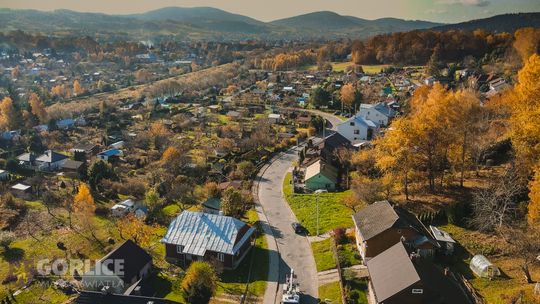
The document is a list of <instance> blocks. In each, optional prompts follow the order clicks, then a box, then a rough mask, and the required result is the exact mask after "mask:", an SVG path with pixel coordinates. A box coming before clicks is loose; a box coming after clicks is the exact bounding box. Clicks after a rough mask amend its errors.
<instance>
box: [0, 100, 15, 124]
mask: <svg viewBox="0 0 540 304" xmlns="http://www.w3.org/2000/svg"><path fill="white" fill-rule="evenodd" d="M16 112H17V110H16V109H15V106H14V105H13V100H12V99H11V98H9V97H4V99H2V102H1V103H0V127H1V128H2V129H9V130H11V129H15V128H16V127H17V126H16V124H17V121H16V117H17V113H16Z"/></svg>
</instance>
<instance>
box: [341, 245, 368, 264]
mask: <svg viewBox="0 0 540 304" xmlns="http://www.w3.org/2000/svg"><path fill="white" fill-rule="evenodd" d="M338 255H339V262H340V264H341V267H351V266H353V265H359V264H361V263H362V259H361V257H360V253H359V252H358V250H357V249H356V245H355V244H354V243H348V244H343V245H338Z"/></svg>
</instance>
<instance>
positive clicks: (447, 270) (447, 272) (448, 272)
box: [444, 267, 450, 277]
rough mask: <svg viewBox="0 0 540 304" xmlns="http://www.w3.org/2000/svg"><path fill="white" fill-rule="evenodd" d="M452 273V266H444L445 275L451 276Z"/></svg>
mask: <svg viewBox="0 0 540 304" xmlns="http://www.w3.org/2000/svg"><path fill="white" fill-rule="evenodd" d="M449 275H450V268H448V267H444V276H446V277H447V276H449Z"/></svg>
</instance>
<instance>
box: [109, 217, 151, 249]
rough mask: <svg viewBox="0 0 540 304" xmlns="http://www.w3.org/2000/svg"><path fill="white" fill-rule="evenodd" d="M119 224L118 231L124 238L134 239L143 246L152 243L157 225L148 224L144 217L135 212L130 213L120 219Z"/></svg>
mask: <svg viewBox="0 0 540 304" xmlns="http://www.w3.org/2000/svg"><path fill="white" fill-rule="evenodd" d="M117 225H118V232H119V233H120V237H121V238H122V239H125V240H133V241H134V242H135V243H137V244H138V245H140V246H142V247H146V246H148V245H150V242H151V241H152V235H153V233H154V228H155V227H152V226H149V225H146V223H145V222H144V220H143V219H142V218H138V217H136V216H135V215H133V214H128V215H127V216H126V217H124V218H123V219H121V220H120V221H118V224H117Z"/></svg>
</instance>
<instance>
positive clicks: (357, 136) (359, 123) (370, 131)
mask: <svg viewBox="0 0 540 304" xmlns="http://www.w3.org/2000/svg"><path fill="white" fill-rule="evenodd" d="M378 131H379V127H378V126H377V125H376V124H375V123H374V122H373V121H371V120H369V119H365V118H363V117H361V116H358V115H355V116H353V117H351V118H349V119H347V120H346V121H344V122H343V123H341V124H339V125H338V126H337V132H338V133H339V134H340V135H341V136H343V137H345V138H346V139H348V140H349V141H350V142H351V144H352V145H357V144H360V143H364V142H366V141H370V140H372V139H373V138H374V137H375V136H376V135H377V133H378Z"/></svg>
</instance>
